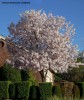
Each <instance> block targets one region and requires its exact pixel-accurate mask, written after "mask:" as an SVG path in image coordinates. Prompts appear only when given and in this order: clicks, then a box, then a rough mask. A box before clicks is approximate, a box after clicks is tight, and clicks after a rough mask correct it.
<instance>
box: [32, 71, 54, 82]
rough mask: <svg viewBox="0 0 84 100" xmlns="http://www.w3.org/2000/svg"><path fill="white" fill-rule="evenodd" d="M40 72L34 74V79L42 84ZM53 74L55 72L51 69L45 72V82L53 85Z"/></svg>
mask: <svg viewBox="0 0 84 100" xmlns="http://www.w3.org/2000/svg"><path fill="white" fill-rule="evenodd" d="M40 72H41V71H40ZM40 72H39V71H38V72H35V73H34V76H35V78H36V80H37V81H38V82H42V77H41V74H40ZM54 74H55V71H53V70H52V69H49V70H48V71H47V74H46V79H45V82H52V83H54Z"/></svg>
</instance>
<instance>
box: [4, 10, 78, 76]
mask: <svg viewBox="0 0 84 100" xmlns="http://www.w3.org/2000/svg"><path fill="white" fill-rule="evenodd" d="M8 29H9V31H10V35H9V36H7V37H6V41H7V43H8V49H9V52H10V54H11V59H10V61H11V62H10V63H11V64H12V65H13V66H17V67H19V68H22V69H28V68H31V69H34V70H35V71H43V72H45V75H44V76H45V77H46V73H47V71H48V70H49V69H52V70H54V71H55V72H66V71H67V70H68V68H69V67H76V58H77V56H78V48H77V45H73V44H72V37H73V36H74V34H75V29H74V28H73V25H71V24H70V23H69V22H66V19H65V18H64V17H62V16H60V17H59V16H57V17H56V16H53V15H52V14H48V15H46V13H44V12H43V13H42V12H41V11H35V10H31V11H26V12H24V13H23V14H21V15H20V20H19V21H18V23H17V24H14V23H11V24H10V26H9V28H8ZM41 75H42V73H41ZM42 76H43V75H42Z"/></svg>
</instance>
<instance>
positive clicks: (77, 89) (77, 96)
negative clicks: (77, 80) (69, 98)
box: [73, 85, 80, 100]
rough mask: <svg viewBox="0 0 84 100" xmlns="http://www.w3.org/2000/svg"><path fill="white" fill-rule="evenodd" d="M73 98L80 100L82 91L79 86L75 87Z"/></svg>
mask: <svg viewBox="0 0 84 100" xmlns="http://www.w3.org/2000/svg"><path fill="white" fill-rule="evenodd" d="M73 98H74V100H80V90H79V87H78V86H77V85H74V87H73Z"/></svg>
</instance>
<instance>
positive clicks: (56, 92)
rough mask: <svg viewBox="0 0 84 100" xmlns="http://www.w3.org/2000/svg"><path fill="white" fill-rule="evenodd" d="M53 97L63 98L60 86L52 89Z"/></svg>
mask: <svg viewBox="0 0 84 100" xmlns="http://www.w3.org/2000/svg"><path fill="white" fill-rule="evenodd" d="M52 95H53V96H57V97H59V98H62V91H61V87H60V85H59V84H57V85H55V86H53V87H52Z"/></svg>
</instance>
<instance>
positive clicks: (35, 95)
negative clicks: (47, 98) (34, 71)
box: [29, 86, 40, 100]
mask: <svg viewBox="0 0 84 100" xmlns="http://www.w3.org/2000/svg"><path fill="white" fill-rule="evenodd" d="M29 100H40V91H39V87H38V86H31V87H30V93H29Z"/></svg>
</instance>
